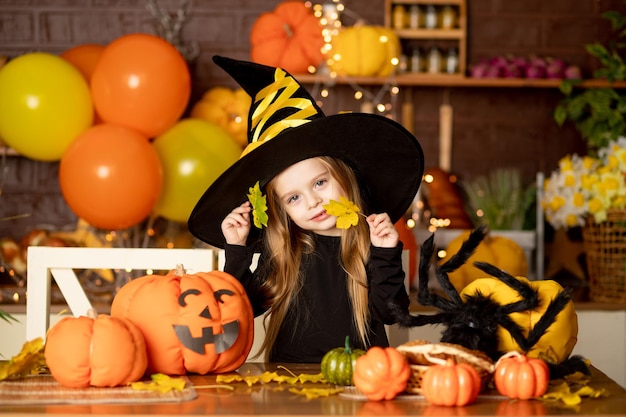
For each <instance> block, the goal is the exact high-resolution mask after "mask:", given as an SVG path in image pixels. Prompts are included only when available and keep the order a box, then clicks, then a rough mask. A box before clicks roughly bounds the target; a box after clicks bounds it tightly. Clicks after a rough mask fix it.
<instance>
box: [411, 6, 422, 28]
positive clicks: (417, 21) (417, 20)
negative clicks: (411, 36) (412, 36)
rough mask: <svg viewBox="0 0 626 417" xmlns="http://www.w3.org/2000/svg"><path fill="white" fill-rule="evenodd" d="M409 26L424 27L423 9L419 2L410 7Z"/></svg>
mask: <svg viewBox="0 0 626 417" xmlns="http://www.w3.org/2000/svg"><path fill="white" fill-rule="evenodd" d="M409 27H410V28H411V29H418V28H420V27H422V10H421V9H420V7H419V6H418V5H417V4H414V5H412V6H411V7H410V8H409Z"/></svg>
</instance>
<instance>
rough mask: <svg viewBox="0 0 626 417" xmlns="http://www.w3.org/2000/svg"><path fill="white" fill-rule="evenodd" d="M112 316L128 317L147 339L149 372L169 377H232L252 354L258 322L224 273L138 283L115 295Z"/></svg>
mask: <svg viewBox="0 0 626 417" xmlns="http://www.w3.org/2000/svg"><path fill="white" fill-rule="evenodd" d="M111 315H113V316H116V317H126V318H128V319H130V320H132V322H133V323H135V324H136V325H137V327H139V329H140V330H141V332H142V333H143V335H144V337H145V339H146V346H147V349H148V369H149V370H150V372H151V373H152V372H160V373H164V374H167V375H182V374H185V373H187V372H193V373H198V374H207V373H221V372H229V371H233V370H235V369H237V368H238V367H239V366H241V364H243V362H244V361H245V360H246V357H247V356H248V353H249V352H250V349H251V348H252V342H253V336H254V317H253V312H252V306H251V305H250V301H249V300H248V296H247V295H246V293H245V291H244V289H243V287H242V286H241V284H240V283H239V281H237V279H236V278H235V277H233V276H232V275H230V274H227V273H225V272H222V271H210V272H198V273H195V274H187V273H186V272H185V271H184V269H183V268H182V265H179V266H178V268H177V269H176V270H173V271H170V272H169V273H168V274H167V275H165V276H163V275H148V276H144V277H141V278H137V279H134V280H132V281H130V282H129V283H128V284H126V285H124V286H123V287H122V288H121V289H120V291H119V292H118V293H117V294H116V296H115V298H114V299H113V303H112V305H111Z"/></svg>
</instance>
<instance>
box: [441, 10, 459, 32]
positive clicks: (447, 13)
mask: <svg viewBox="0 0 626 417" xmlns="http://www.w3.org/2000/svg"><path fill="white" fill-rule="evenodd" d="M456 26H457V14H456V9H455V8H454V7H452V6H444V7H443V9H441V28H442V29H453V28H455V27H456Z"/></svg>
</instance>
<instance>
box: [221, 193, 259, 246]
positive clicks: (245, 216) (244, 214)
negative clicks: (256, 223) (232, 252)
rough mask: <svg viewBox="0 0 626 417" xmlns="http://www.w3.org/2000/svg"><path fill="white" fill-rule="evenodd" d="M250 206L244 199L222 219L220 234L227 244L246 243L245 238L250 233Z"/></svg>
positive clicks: (243, 244) (242, 244)
mask: <svg viewBox="0 0 626 417" xmlns="http://www.w3.org/2000/svg"><path fill="white" fill-rule="evenodd" d="M251 211H252V207H251V206H250V202H249V201H246V202H245V203H243V204H242V205H240V206H239V207H235V209H234V210H233V211H231V212H230V213H228V216H226V217H225V218H224V220H223V221H222V234H224V239H226V243H228V244H229V245H241V246H245V245H246V240H247V239H248V235H249V234H250V212H251Z"/></svg>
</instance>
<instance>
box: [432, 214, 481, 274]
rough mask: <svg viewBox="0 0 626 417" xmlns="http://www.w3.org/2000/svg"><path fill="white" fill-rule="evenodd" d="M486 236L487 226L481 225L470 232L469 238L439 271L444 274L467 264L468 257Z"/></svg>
mask: <svg viewBox="0 0 626 417" xmlns="http://www.w3.org/2000/svg"><path fill="white" fill-rule="evenodd" d="M485 236H487V226H485V225H482V226H479V227H477V228H476V229H474V230H472V233H470V235H469V237H468V238H467V240H466V241H465V242H463V244H462V245H461V247H460V248H459V251H458V252H457V253H455V254H454V255H453V256H452V257H451V258H450V259H449V260H448V261H447V262H446V263H444V264H443V265H441V268H440V269H441V270H442V271H444V272H445V273H448V272H452V271H456V270H457V269H459V268H460V267H461V265H463V264H464V263H466V262H467V260H468V259H469V257H470V256H472V254H473V253H474V251H475V250H476V248H477V247H478V245H480V242H482V241H483V239H484V238H485Z"/></svg>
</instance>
